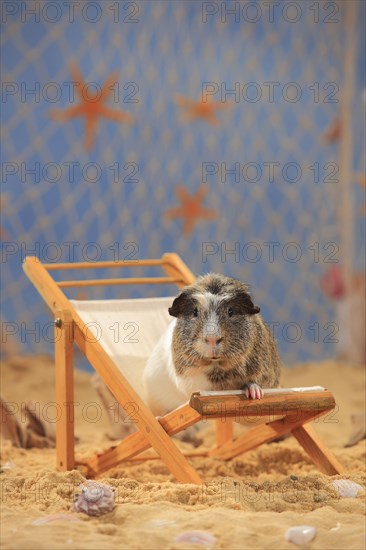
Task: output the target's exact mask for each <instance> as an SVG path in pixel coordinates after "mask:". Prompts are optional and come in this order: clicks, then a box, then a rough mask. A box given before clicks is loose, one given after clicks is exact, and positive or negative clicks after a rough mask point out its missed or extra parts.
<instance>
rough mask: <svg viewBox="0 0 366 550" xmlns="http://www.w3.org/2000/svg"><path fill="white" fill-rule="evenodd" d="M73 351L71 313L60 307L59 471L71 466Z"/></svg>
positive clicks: (57, 352) (57, 324) (57, 331)
mask: <svg viewBox="0 0 366 550" xmlns="http://www.w3.org/2000/svg"><path fill="white" fill-rule="evenodd" d="M73 352H74V350H73V321H72V317H71V314H70V313H69V312H68V311H64V310H62V311H60V312H59V313H58V314H57V319H56V320H55V374H56V376H55V378H56V403H57V407H58V419H57V422H56V461H57V469H58V470H61V471H65V470H72V469H73V468H74V467H75V458H74V447H75V436H74V380H73V357H74V353H73Z"/></svg>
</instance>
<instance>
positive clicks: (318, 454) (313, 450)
mask: <svg viewBox="0 0 366 550" xmlns="http://www.w3.org/2000/svg"><path fill="white" fill-rule="evenodd" d="M292 435H293V436H294V437H295V438H296V439H297V441H298V442H299V443H300V445H301V446H302V447H303V448H304V449H305V451H306V452H307V453H308V455H309V457H310V458H311V460H312V461H313V462H314V464H316V465H317V467H318V468H319V470H320V471H321V472H323V474H327V475H329V476H334V475H336V474H342V473H344V472H345V469H344V468H343V466H342V465H341V464H340V463H339V462H338V460H337V459H336V457H335V456H334V455H333V453H332V452H331V451H330V450H329V449H327V447H326V446H325V445H324V443H323V442H322V441H321V439H320V438H319V436H318V435H317V433H316V432H315V430H314V428H313V427H312V426H309V424H307V425H306V426H299V427H298V428H295V429H293V430H292Z"/></svg>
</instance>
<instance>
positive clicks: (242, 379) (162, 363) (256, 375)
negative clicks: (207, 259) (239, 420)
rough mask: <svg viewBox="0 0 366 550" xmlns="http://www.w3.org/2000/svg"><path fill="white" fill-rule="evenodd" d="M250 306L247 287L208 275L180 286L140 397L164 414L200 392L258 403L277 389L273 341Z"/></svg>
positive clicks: (277, 377) (148, 362)
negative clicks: (227, 393)
mask: <svg viewBox="0 0 366 550" xmlns="http://www.w3.org/2000/svg"><path fill="white" fill-rule="evenodd" d="M259 311H260V308H259V307H258V306H256V305H254V304H253V301H252V298H251V296H250V293H249V289H248V286H247V285H245V284H243V283H241V282H240V281H238V280H236V279H231V278H229V277H225V276H223V275H218V274H215V273H209V274H207V275H204V276H202V277H200V278H198V279H197V281H196V282H195V283H194V284H192V285H190V286H187V287H186V288H184V290H183V291H182V292H181V293H180V294H179V295H178V296H177V297H176V298H175V300H174V301H173V304H172V306H171V307H170V308H169V314H170V315H172V316H173V317H175V319H174V320H173V321H172V323H170V325H169V326H168V328H167V330H166V332H165V333H164V334H163V335H162V337H161V339H160V340H159V342H158V343H157V345H156V347H155V348H154V350H153V352H152V354H151V356H150V357H149V359H148V361H147V364H146V367H145V371H144V385H145V396H146V399H147V402H148V405H149V406H150V408H151V410H152V411H153V413H154V414H155V415H157V416H158V415H160V416H161V415H164V414H166V413H167V412H169V411H171V410H173V409H175V408H176V407H178V406H180V405H182V404H183V403H185V402H186V401H187V400H189V398H190V396H191V394H192V393H193V392H195V391H200V390H239V389H242V390H244V393H245V394H246V396H247V397H248V398H251V399H261V398H262V396H263V391H262V387H265V388H274V387H276V386H278V383H279V375H280V359H279V356H278V352H277V347H276V343H275V340H274V338H273V336H272V334H271V333H270V331H269V330H268V328H267V327H266V325H265V324H264V322H263V319H262V317H261V316H260V315H259Z"/></svg>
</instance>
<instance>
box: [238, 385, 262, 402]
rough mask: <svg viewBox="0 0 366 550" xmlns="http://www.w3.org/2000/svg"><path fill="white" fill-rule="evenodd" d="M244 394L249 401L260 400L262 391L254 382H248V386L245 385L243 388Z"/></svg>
mask: <svg viewBox="0 0 366 550" xmlns="http://www.w3.org/2000/svg"><path fill="white" fill-rule="evenodd" d="M243 391H244V394H245V395H246V396H247V397H248V398H249V397H250V398H251V399H262V397H263V390H262V388H261V387H260V386H258V384H255V383H254V382H249V384H245V386H244V387H243Z"/></svg>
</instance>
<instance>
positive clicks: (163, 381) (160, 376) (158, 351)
mask: <svg viewBox="0 0 366 550" xmlns="http://www.w3.org/2000/svg"><path fill="white" fill-rule="evenodd" d="M175 323H176V320H174V321H172V323H171V324H170V325H169V327H168V328H167V330H166V332H165V333H164V334H163V335H162V337H161V338H160V340H159V342H158V343H157V345H156V347H155V349H154V350H153V352H152V354H151V356H150V357H149V359H148V361H147V364H146V368H145V371H144V386H145V395H146V397H147V401H148V405H149V406H150V408H151V410H152V411H153V413H154V414H155V415H157V416H158V415H159V416H161V415H163V414H166V413H167V412H169V411H171V410H174V409H175V408H177V407H179V406H180V405H182V404H183V403H185V402H186V401H188V400H189V398H190V396H191V394H192V393H193V392H195V391H199V390H209V389H212V384H211V383H210V382H209V380H208V379H207V377H206V376H205V374H204V372H202V371H199V372H197V373H192V374H189V376H178V375H177V374H176V372H175V368H174V364H173V359H172V351H171V350H172V336H173V330H174V327H175Z"/></svg>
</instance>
